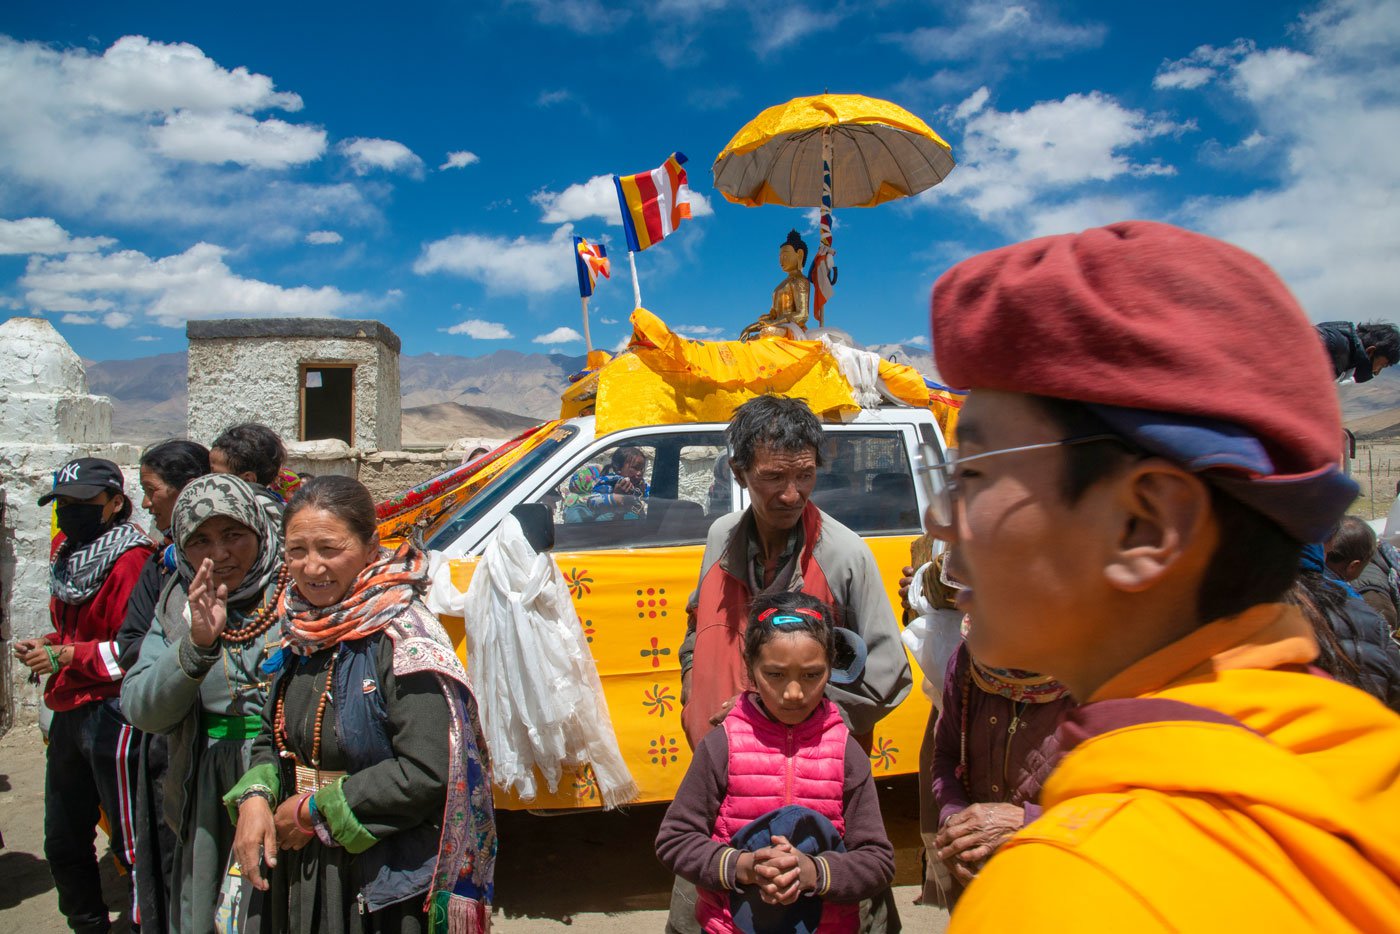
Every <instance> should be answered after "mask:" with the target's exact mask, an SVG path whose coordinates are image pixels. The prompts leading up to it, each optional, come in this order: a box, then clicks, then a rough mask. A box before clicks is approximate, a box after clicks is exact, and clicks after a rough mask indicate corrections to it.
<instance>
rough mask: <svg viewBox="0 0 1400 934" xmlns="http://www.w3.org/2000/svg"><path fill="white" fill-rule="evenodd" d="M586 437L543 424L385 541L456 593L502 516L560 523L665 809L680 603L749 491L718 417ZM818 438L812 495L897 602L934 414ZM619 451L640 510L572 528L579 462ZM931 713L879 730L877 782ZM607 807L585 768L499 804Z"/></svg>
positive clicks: (627, 736)
mask: <svg viewBox="0 0 1400 934" xmlns="http://www.w3.org/2000/svg"><path fill="white" fill-rule="evenodd" d="M594 429H595V419H594V418H593V417H592V416H583V417H578V418H571V419H565V420H561V421H558V422H552V423H549V424H547V425H544V426H542V427H541V428H540V429H538V430H536V431H535V432H534V433H532V434H530V435H529V436H528V437H526V438H524V439H523V440H519V439H518V441H519V443H517V444H515V445H514V446H508V448H507V449H504V450H502V451H498V452H493V454H491V455H487V456H485V457H483V458H481V459H480V460H479V461H477V462H475V463H474V464H472V465H469V466H468V467H466V468H463V469H462V471H461V472H460V476H458V477H456V478H454V480H453V483H455V484H457V486H456V492H455V493H454V494H451V495H447V496H438V497H437V498H436V499H434V500H432V501H428V500H427V498H426V497H420V499H423V501H424V503H425V505H422V506H419V507H418V508H416V509H407V508H402V509H400V510H399V513H398V515H399V520H398V523H399V524H398V525H397V526H396V525H395V523H394V521H393V520H391V521H388V522H386V523H385V526H384V530H385V534H386V537H388V538H393V537H394V535H395V533H397V534H400V535H401V534H404V530H405V528H406V524H407V523H416V524H417V526H418V527H419V528H420V529H421V530H422V531H423V532H424V535H425V540H426V542H427V544H428V546H429V548H431V549H432V550H435V551H438V552H441V553H442V554H443V555H444V556H445V557H446V558H447V559H448V561H449V562H450V564H449V566H450V574H451V578H452V581H453V583H454V584H455V585H456V586H457V587H458V588H459V589H460V590H462V591H465V590H466V587H467V584H468V582H469V581H470V578H471V574H472V572H473V570H474V568H475V564H476V560H477V558H478V557H479V555H480V554H481V552H482V550H483V548H484V547H485V545H486V543H487V541H488V539H489V538H490V536H491V534H492V533H493V531H494V530H495V529H496V528H497V526H498V525H499V524H500V522H501V520H502V519H503V518H504V517H505V516H506V515H507V514H509V513H510V511H511V510H512V509H513V508H515V507H516V506H519V505H521V504H525V503H542V504H544V505H546V506H548V507H549V509H550V512H551V515H552V516H553V518H554V523H555V528H554V533H555V544H554V550H553V555H554V558H555V561H556V562H557V564H558V566H559V568H560V570H561V572H562V573H563V575H564V578H565V580H566V582H567V583H568V586H569V589H570V592H571V594H572V596H573V600H574V605H575V607H576V608H577V610H578V616H579V620H580V622H581V625H582V626H583V628H584V632H585V634H586V636H587V638H588V641H589V643H590V647H591V649H592V652H593V656H594V659H595V661H596V663H597V667H598V672H599V675H600V676H601V679H602V683H603V689H604V693H605V695H606V697H607V702H608V707H609V711H610V714H611V718H612V723H613V727H614V731H615V733H616V735H617V740H618V744H619V747H620V748H621V751H622V754H623V756H624V758H625V760H626V761H627V764H628V766H629V768H630V769H631V771H632V774H633V777H634V778H635V779H636V781H637V784H638V787H639V788H640V790H641V797H640V801H642V802H659V801H669V800H670V799H671V798H672V797H674V795H675V791H676V789H677V787H678V786H679V783H680V779H681V776H682V775H683V774H684V773H685V769H686V766H687V764H688V762H689V759H690V751H689V749H688V748H687V746H686V743H685V739H684V734H683V733H682V731H681V727H680V664H679V659H678V651H679V649H680V645H681V641H682V639H683V638H684V636H685V628H686V614H685V605H686V601H687V598H688V597H689V595H690V593H691V591H692V590H693V589H694V588H695V586H696V583H697V576H698V573H699V568H700V558H701V552H702V550H703V548H704V542H705V536H706V532H707V531H708V529H709V526H710V523H711V522H712V521H713V520H714V518H715V517H717V516H719V515H722V514H724V513H727V512H732V511H735V510H739V509H743V508H745V507H746V506H747V505H748V497H747V494H746V492H745V491H744V490H743V489H741V488H740V487H739V485H738V484H737V483H735V482H734V480H733V477H732V475H731V474H730V471H729V469H728V454H727V448H726V445H725V440H724V429H725V424H724V423H719V422H711V423H691V424H657V425H638V426H634V427H629V428H625V429H622V430H618V431H613V432H611V433H608V434H605V435H603V436H601V437H600V436H598V435H597V433H596V432H595V430H594ZM824 432H825V435H826V439H827V440H826V449H825V451H824V452H823V453H824V460H825V463H824V465H823V466H822V468H821V470H820V472H819V474H818V478H817V485H816V489H815V491H814V492H813V494H812V500H813V502H815V503H816V504H817V505H818V506H820V507H821V508H822V509H823V510H825V511H826V512H827V513H829V514H830V515H832V516H834V517H835V518H836V519H837V520H838V521H840V522H842V523H843V524H845V525H847V526H848V527H850V528H851V529H853V530H855V531H856V532H858V533H859V534H860V535H861V536H862V537H863V538H864V539H865V541H866V542H867V544H869V546H870V548H871V550H872V551H873V552H874V554H875V557H876V560H877V562H878V564H879V567H880V571H881V576H882V578H883V580H884V583H885V586H886V589H887V590H888V592H889V595H890V599H891V602H892V604H893V605H894V606H896V607H898V606H899V598H898V593H897V587H898V582H899V577H900V568H902V567H903V566H904V565H906V564H908V563H909V548H910V544H911V543H912V542H913V540H914V539H915V538H916V537H917V536H918V535H919V534H920V517H921V515H922V514H923V511H924V509H925V507H926V506H927V505H928V504H927V503H926V502H924V494H923V493H922V492H921V485H920V484H919V483H916V482H915V474H914V468H915V465H916V464H917V463H918V456H917V452H918V450H919V448H920V446H921V445H933V446H935V447H936V448H938V449H939V450H940V451H941V450H942V449H943V437H942V433H941V432H940V430H939V425H938V421H937V419H936V417H935V415H934V412H933V411H932V410H931V409H928V408H919V407H914V406H905V405H886V406H880V407H878V408H869V409H864V410H862V411H860V412H859V413H858V414H856V415H855V417H854V418H852V419H851V420H849V421H845V422H842V423H828V424H825V425H824ZM621 447H635V448H638V449H639V450H640V451H641V452H642V453H643V454H645V455H646V459H647V463H646V473H645V478H646V481H647V483H648V485H649V487H650V490H649V493H648V496H647V498H646V507H645V510H644V511H643V512H642V514H641V515H631V516H624V515H615V516H612V517H605V518H601V519H600V518H592V517H589V518H587V519H580V517H579V516H578V515H577V514H576V513H573V512H571V511H570V510H568V509H566V508H565V498H566V496H567V495H568V493H569V483H570V480H571V479H572V478H574V477H575V476H576V475H577V474H579V473H580V471H582V470H584V469H586V468H588V467H600V468H601V467H605V466H606V465H607V464H608V463H609V461H610V460H611V458H612V454H613V452H614V451H616V450H617V449H618V448H621ZM440 486H446V484H440ZM428 492H432V493H434V494H437V493H439V492H440V490H430V491H428ZM407 505H410V506H411V505H413V504H412V502H410V503H408V504H407ZM571 520H572V521H571ZM443 622H444V624H445V625H446V626H447V629H448V632H449V633H450V634H451V635H452V636H453V638H454V639H455V640H456V641H457V644H458V647H459V653H460V652H463V651H464V645H465V641H464V636H463V633H464V628H463V621H462V620H461V619H460V618H452V617H448V616H444V617H443ZM910 664H911V666H912V667H913V668H914V677H915V684H916V685H917V684H918V683H919V682H920V672H919V671H918V668H917V665H915V663H914V661H913V659H912V658H911V660H910ZM928 713H929V700H928V698H927V697H925V696H924V694H923V693H922V692H921V691H920V690H918V689H917V688H916V689H915V690H913V691H911V692H910V694H909V696H908V698H907V699H906V700H905V701H904V703H903V704H901V705H900V707H899V708H898V709H897V710H896V711H895V712H894V713H892V714H891V715H890V716H889V717H887V718H886V719H885V720H883V721H882V722H881V723H880V725H879V726H878V727H877V728H876V732H875V740H874V747H873V749H872V750H871V764H872V766H873V768H874V771H875V774H876V776H877V777H878V776H881V775H891V774H902V773H907V772H913V771H916V770H917V768H918V756H919V744H920V741H921V739H922V737H923V734H924V728H925V724H926V721H927V718H928ZM601 803H602V802H601V801H600V800H599V798H598V794H597V788H596V784H595V783H594V782H593V779H592V776H591V775H590V774H589V772H588V770H587V769H584V770H582V771H580V772H578V773H577V774H574V775H573V776H572V777H568V776H566V779H565V781H564V782H562V783H561V785H560V787H559V789H558V791H557V792H556V793H554V794H543V795H541V796H539V797H536V798H535V799H534V800H532V801H529V802H523V801H520V800H518V799H517V798H515V797H514V796H513V795H511V794H507V793H503V792H498V794H497V805H498V806H500V807H506V808H532V809H535V808H547V809H556V808H587V807H599V806H601Z"/></svg>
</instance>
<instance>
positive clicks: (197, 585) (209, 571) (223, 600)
mask: <svg viewBox="0 0 1400 934" xmlns="http://www.w3.org/2000/svg"><path fill="white" fill-rule="evenodd" d="M227 625H228V588H227V587H225V586H224V585H223V584H220V585H219V586H218V587H215V586H214V562H213V561H211V560H210V559H209V558H205V559H204V562H203V563H202V564H200V566H199V570H198V571H196V572H195V575H194V580H193V581H191V582H190V641H191V642H193V643H194V644H195V645H197V646H199V647H200V648H202V649H207V648H209V647H210V646H212V645H213V644H214V643H215V642H217V641H218V639H219V636H221V635H223V632H224V627H225V626H227Z"/></svg>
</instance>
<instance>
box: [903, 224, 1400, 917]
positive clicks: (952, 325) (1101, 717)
mask: <svg viewBox="0 0 1400 934" xmlns="http://www.w3.org/2000/svg"><path fill="white" fill-rule="evenodd" d="M1242 333H1244V334H1268V335H1269V348H1270V350H1269V353H1268V354H1265V355H1263V356H1262V357H1260V356H1255V357H1253V358H1252V359H1251V364H1250V366H1249V367H1241V366H1239V365H1238V360H1237V354H1238V346H1239V345H1238V339H1237V337H1238V335H1239V334H1242ZM933 346H934V352H935V355H936V362H937V366H938V371H939V373H940V375H941V378H942V380H943V381H944V382H947V383H949V384H951V385H954V386H960V387H969V388H970V389H971V392H970V393H969V395H968V397H967V400H966V402H965V404H964V406H963V408H962V411H961V414H960V419H959V423H958V441H959V448H958V450H957V456H956V458H953V459H952V460H951V462H950V463H946V464H944V465H943V466H942V467H939V468H936V469H935V474H934V479H935V482H934V483H932V484H931V485H930V486H929V488H928V496H929V500H930V502H931V504H932V505H931V508H930V515H929V517H928V518H929V523H930V527H931V531H932V532H933V534H934V535H936V536H938V537H940V538H943V539H945V540H947V541H949V542H952V543H955V545H956V548H957V552H956V553H957V554H958V556H959V559H960V563H959V570H960V576H962V577H963V578H965V580H966V582H967V584H968V586H969V590H967V591H965V592H964V593H963V595H962V596H961V597H960V598H959V605H960V607H962V608H963V609H965V610H966V611H967V612H970V613H971V614H972V616H973V619H974V620H975V621H976V622H975V625H973V627H972V628H971V630H970V633H969V635H968V648H969V651H971V652H972V653H973V654H974V655H975V656H976V657H977V658H978V659H979V660H981V661H982V662H983V663H985V664H987V665H992V666H996V667H1005V668H1024V669H1030V670H1035V671H1040V672H1044V673H1045V674H1047V675H1050V676H1053V677H1054V678H1056V679H1057V680H1059V681H1060V682H1062V683H1063V684H1065V685H1066V686H1068V688H1069V690H1070V693H1071V695H1072V696H1073V697H1074V698H1075V699H1077V700H1079V701H1080V702H1081V705H1080V706H1079V707H1078V708H1076V709H1075V710H1074V711H1073V712H1072V713H1070V714H1069V715H1067V717H1066V719H1065V721H1064V724H1063V725H1062V726H1061V728H1060V730H1059V732H1058V734H1057V736H1058V739H1059V740H1060V745H1061V747H1062V749H1063V750H1064V753H1063V758H1062V759H1061V760H1060V762H1059V764H1058V766H1057V767H1056V768H1055V770H1054V772H1053V773H1052V774H1051V775H1050V777H1049V778H1048V779H1047V780H1046V782H1045V784H1044V785H1043V788H1042V792H1041V800H1040V804H1041V805H1042V807H1043V808H1044V811H1043V813H1042V814H1041V816H1040V817H1039V818H1038V819H1036V820H1034V821H1033V822H1032V823H1030V824H1028V825H1026V826H1025V827H1023V828H1020V829H1018V830H1017V829H1013V831H1011V832H1012V833H1013V834H1014V835H1011V836H1010V838H1009V839H1002V838H996V839H994V838H993V833H992V832H991V831H987V832H983V831H981V830H980V829H979V828H976V827H973V828H970V829H969V830H968V831H967V832H959V833H958V834H957V835H956V839H954V840H953V841H952V842H951V843H949V844H947V845H946V846H945V847H943V848H942V849H940V851H939V852H938V857H939V858H940V859H945V860H946V859H949V858H952V857H958V858H970V859H979V858H982V854H983V852H991V851H992V850H995V853H994V855H992V856H991V859H990V860H989V861H988V863H987V865H986V867H985V868H984V869H983V870H982V871H981V873H980V874H979V875H978V876H977V878H976V879H975V880H974V881H973V882H972V884H971V886H970V887H969V888H968V890H967V892H966V893H965V894H964V896H963V897H962V900H961V901H960V902H959V903H958V906H957V908H956V910H955V911H954V913H953V918H952V924H951V927H950V928H949V930H950V931H953V932H967V931H977V932H981V931H1038V930H1045V931H1132V932H1135V934H1136V932H1144V931H1227V932H1253V931H1261V932H1262V931H1267V932H1270V934H1275V932H1279V931H1350V930H1358V931H1382V930H1390V931H1394V930H1400V717H1398V716H1397V715H1396V714H1395V713H1392V712H1391V711H1389V710H1387V709H1386V708H1385V707H1384V706H1383V705H1382V704H1381V703H1380V702H1379V701H1378V700H1376V699H1375V698H1373V697H1371V696H1369V695H1367V694H1365V693H1362V692H1361V691H1359V690H1357V689H1355V688H1352V687H1349V686H1347V685H1345V684H1342V683H1340V682H1338V681H1334V680H1332V679H1330V678H1328V677H1326V676H1325V675H1323V674H1321V673H1320V671H1319V670H1318V669H1316V668H1313V667H1312V666H1311V662H1312V661H1313V660H1314V659H1315V658H1316V657H1317V653H1318V647H1317V641H1316V639H1315V633H1314V630H1313V629H1312V624H1310V623H1309V622H1307V621H1306V620H1305V619H1304V618H1303V616H1302V615H1301V614H1300V613H1299V611H1298V610H1297V609H1295V608H1293V607H1291V606H1286V605H1284V604H1283V603H1282V599H1283V596H1284V594H1285V592H1286V591H1287V590H1288V588H1289V586H1290V584H1291V583H1292V580H1293V577H1294V575H1295V573H1296V570H1297V566H1298V559H1299V553H1300V551H1301V549H1302V547H1303V544H1304V543H1311V542H1318V541H1321V540H1322V539H1324V538H1325V537H1326V535H1327V532H1328V530H1329V529H1330V528H1331V527H1332V526H1333V525H1334V524H1335V523H1336V522H1337V521H1338V520H1339V519H1340V518H1341V517H1342V515H1343V513H1344V512H1345V511H1346V509H1347V507H1348V505H1349V504H1350V503H1351V502H1352V500H1353V499H1354V497H1355V495H1356V489H1357V488H1356V484H1355V483H1354V482H1353V481H1352V480H1351V478H1350V477H1347V476H1346V475H1345V474H1344V473H1343V471H1342V470H1341V468H1340V464H1339V461H1340V458H1339V452H1338V439H1340V438H1341V437H1342V432H1341V416H1340V410H1339V408H1338V404H1337V397H1336V393H1335V392H1334V391H1333V389H1332V385H1331V382H1332V374H1331V370H1330V368H1329V366H1328V361H1327V359H1326V357H1325V355H1324V353H1323V352H1322V349H1321V347H1320V346H1319V345H1318V342H1317V339H1316V336H1315V335H1314V333H1313V329H1312V326H1311V324H1310V323H1309V321H1308V319H1307V317H1306V316H1305V315H1304V313H1303V311H1302V309H1301V308H1299V307H1298V304H1297V302H1296V301H1295V300H1294V299H1293V297H1292V296H1291V295H1290V294H1289V292H1288V289H1287V288H1286V287H1285V286H1284V285H1283V283H1282V282H1281V281H1280V280H1279V279H1278V277H1277V275H1276V274H1275V273H1274V272H1273V271H1272V270H1271V269H1269V267H1268V266H1266V265H1265V264H1264V263H1263V262H1261V261H1260V260H1258V259H1257V258H1255V257H1253V256H1251V255H1250V254H1248V253H1245V252H1244V251H1243V250H1240V249H1237V248H1235V247H1232V246H1229V245H1228V244H1225V243H1222V242H1220V241H1218V240H1214V239H1212V238H1209V237H1205V236H1202V235H1200V234H1195V233H1191V232H1188V231H1185V230H1181V229H1178V228H1175V227H1171V226H1168V225H1165V224H1156V223H1150V222H1143V221H1133V222H1125V223H1120V224H1114V225H1111V226H1109V227H1105V228H1099V229H1096V230H1088V231H1084V232H1083V233H1079V234H1070V235H1063V236H1056V237H1044V238H1040V239H1038V240H1032V241H1030V242H1027V243H1021V244H1016V245H1014V246H1010V247H1004V248H1002V249H999V250H994V251H992V252H990V253H986V254H982V255H981V256H975V257H973V258H971V259H968V260H965V261H963V262H962V263H960V264H958V265H957V266H955V267H953V269H951V270H950V271H948V272H947V273H945V274H944V275H943V276H942V277H941V278H940V279H939V280H938V283H937V284H936V285H935V286H934V292H933ZM964 854H965V855H964Z"/></svg>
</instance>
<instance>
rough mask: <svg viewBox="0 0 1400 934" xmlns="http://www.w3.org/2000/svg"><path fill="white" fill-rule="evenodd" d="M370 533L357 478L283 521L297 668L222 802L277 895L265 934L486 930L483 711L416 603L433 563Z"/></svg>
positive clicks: (289, 643) (490, 820)
mask: <svg viewBox="0 0 1400 934" xmlns="http://www.w3.org/2000/svg"><path fill="white" fill-rule="evenodd" d="M375 521H376V520H375V511H374V501H373V499H372V498H371V497H370V495H369V491H368V490H366V489H365V488H364V487H363V486H361V485H360V484H359V483H358V482H356V481H355V480H352V479H349V478H347V477H316V478H313V479H312V480H309V481H307V483H306V484H305V485H304V486H303V487H302V488H301V490H300V491H299V492H298V493H297V494H296V496H295V497H294V498H293V499H292V501H291V503H290V504H288V506H287V510H286V513H285V514H284V519H283V528H284V529H285V533H286V553H287V567H288V569H289V571H290V573H291V578H292V584H291V586H290V587H288V589H287V592H286V594H285V595H284V597H283V599H282V603H281V605H280V607H279V610H280V613H281V617H282V619H283V626H284V632H285V646H286V648H287V649H288V650H289V653H286V654H284V655H283V656H282V657H281V661H280V669H281V670H280V672H279V673H278V674H277V675H276V680H275V682H274V684H273V687H272V696H273V701H272V702H271V703H270V704H269V706H268V708H267V710H266V711H265V712H264V714H263V725H262V732H261V733H260V734H259V736H258V738H257V741H256V742H255V744H254V749H253V756H252V768H251V769H250V770H249V771H248V773H247V774H246V775H245V776H244V777H243V779H242V781H240V782H239V783H238V785H237V786H235V787H234V788H233V790H231V791H230V792H229V793H228V794H227V795H226V796H225V798H224V800H225V802H226V803H227V804H228V805H229V808H230V811H231V812H233V811H235V809H236V814H237V823H238V834H237V840H236V842H235V846H234V855H235V858H236V859H237V860H238V864H239V866H240V867H241V870H242V873H243V876H244V878H246V879H247V880H249V881H250V882H251V883H252V884H253V885H254V886H256V887H257V888H259V889H261V890H263V891H266V892H270V897H269V898H268V909H267V911H268V914H266V915H264V916H263V919H262V923H263V925H264V928H265V929H267V930H290V931H303V930H318V931H322V932H327V934H339V932H358V931H370V930H373V931H377V932H384V931H392V932H403V934H407V932H418V931H427V930H433V931H438V930H443V931H454V932H455V931H484V930H487V925H488V922H489V918H490V898H491V875H492V863H493V862H494V859H495V850H496V836H495V818H494V814H493V812H492V806H491V779H490V773H489V766H488V764H487V761H486V756H485V745H484V742H483V741H482V739H481V728H480V724H479V722H478V720H477V712H476V701H475V699H474V698H473V697H472V694H471V689H470V686H469V684H468V683H467V678H466V672H465V671H464V670H463V668H462V665H461V663H460V662H459V661H458V659H457V656H456V655H455V654H454V652H453V650H452V645H451V642H450V641H449V639H448V638H447V634H446V633H445V632H444V631H443V629H442V627H441V625H440V624H439V623H438V621H437V617H435V616H434V615H433V613H432V611H431V610H429V609H428V608H427V607H426V606H425V605H424V604H423V602H422V599H421V596H422V594H423V593H424V592H425V591H426V589H427V586H428V576H427V558H426V556H425V555H424V554H423V552H422V551H421V550H419V549H418V548H417V547H415V546H414V545H413V544H412V543H410V542H405V543H404V544H403V545H402V546H400V548H399V549H398V550H397V551H394V552H390V551H388V550H387V549H384V548H381V547H380V546H379V535H378V530H377V528H376V525H375ZM444 737H446V738H447V742H446V743H444V742H443V738H444ZM278 850H284V851H289V852H287V853H284V854H282V856H281V858H279V857H278V856H277V855H276V854H277V852H278ZM269 869H272V870H274V871H272V872H268V870H269Z"/></svg>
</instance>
